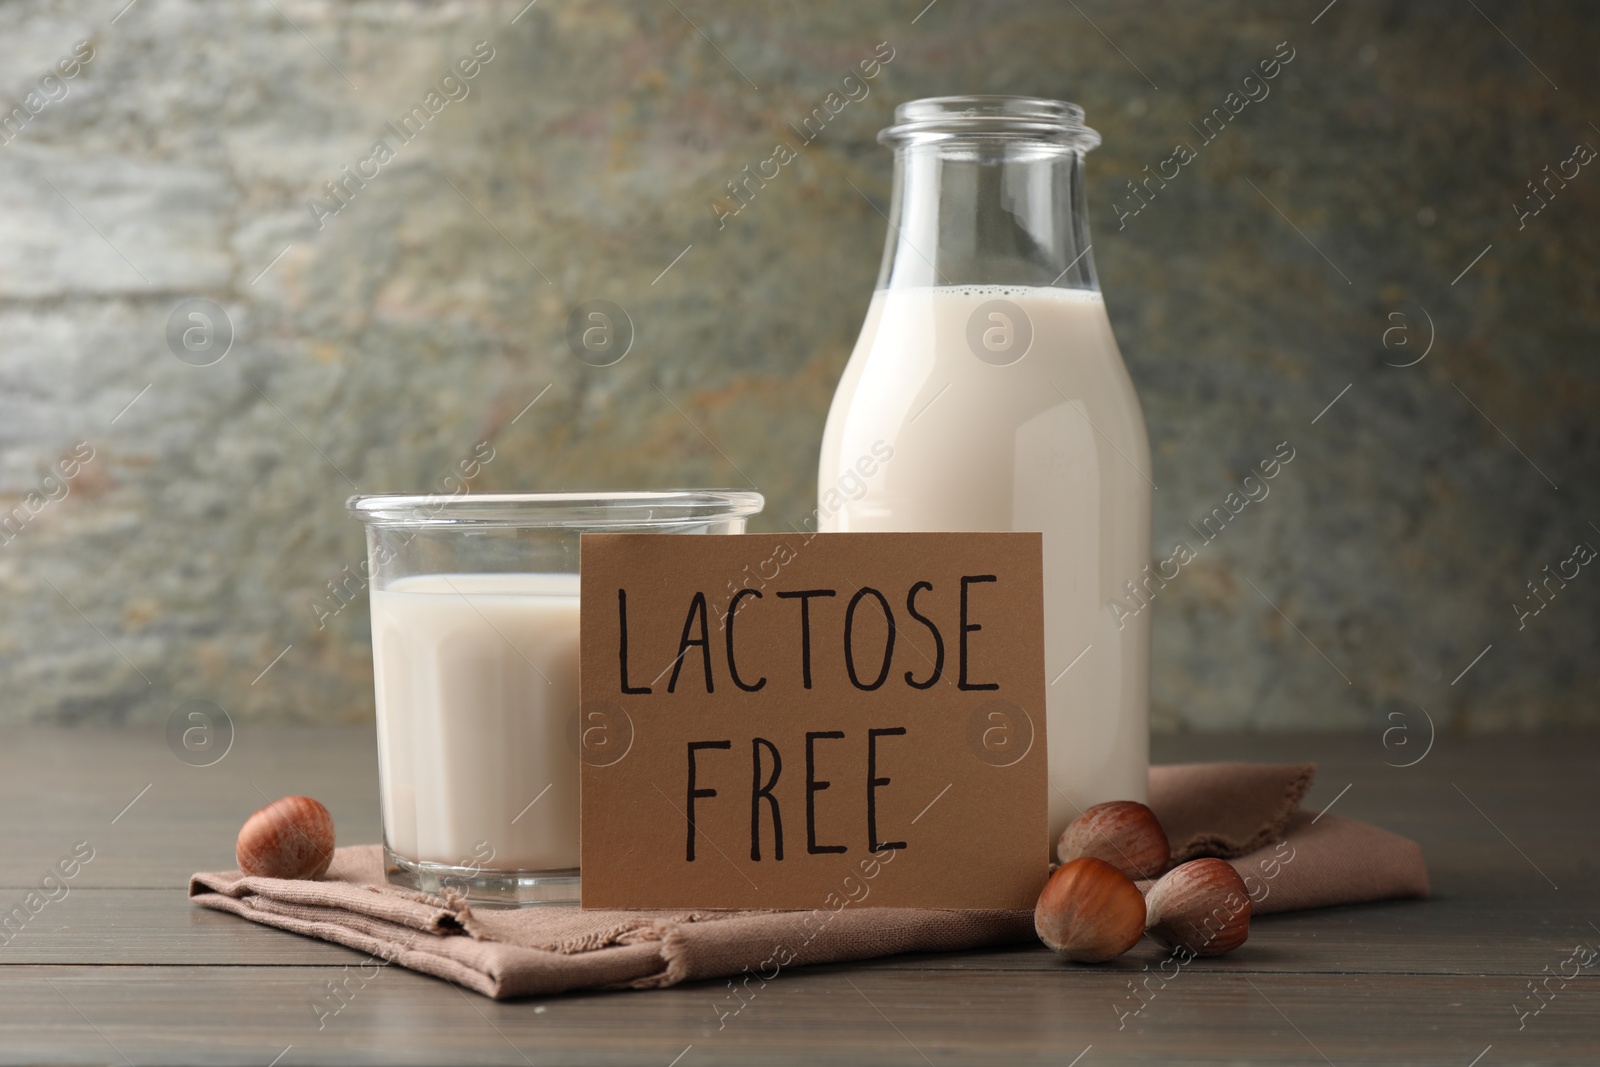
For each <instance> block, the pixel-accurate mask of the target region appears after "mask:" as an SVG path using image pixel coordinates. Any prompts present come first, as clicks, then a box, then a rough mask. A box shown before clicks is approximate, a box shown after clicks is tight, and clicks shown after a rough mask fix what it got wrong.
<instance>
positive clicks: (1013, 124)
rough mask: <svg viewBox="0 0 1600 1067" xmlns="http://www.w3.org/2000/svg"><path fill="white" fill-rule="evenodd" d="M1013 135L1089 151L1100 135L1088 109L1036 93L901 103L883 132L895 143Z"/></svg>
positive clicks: (885, 138) (882, 138)
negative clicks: (1087, 114)
mask: <svg viewBox="0 0 1600 1067" xmlns="http://www.w3.org/2000/svg"><path fill="white" fill-rule="evenodd" d="M987 138H1009V139H1018V140H1030V141H1046V142H1050V143H1053V144H1061V145H1067V146H1069V147H1071V148H1074V149H1077V150H1078V151H1080V152H1086V151H1088V150H1089V149H1091V148H1095V147H1097V146H1098V145H1099V144H1100V135H1099V134H1098V133H1097V132H1095V131H1094V130H1092V129H1090V128H1089V127H1088V126H1085V125H1084V124H1083V108H1081V107H1079V106H1078V105H1077V104H1071V103H1068V102H1067V101H1065V100H1046V99H1044V98H1043V97H1035V96H935V97H929V98H927V99H923V100H912V101H909V102H907V103H904V104H901V105H900V106H899V107H897V108H895V111H894V125H893V126H890V127H888V128H887V129H885V130H882V131H880V132H879V134H878V143H879V144H883V145H888V146H890V147H898V146H900V145H903V144H912V143H921V144H925V143H931V142H940V141H964V140H974V139H987Z"/></svg>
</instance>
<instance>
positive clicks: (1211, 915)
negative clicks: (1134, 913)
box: [1145, 858, 1250, 956]
mask: <svg viewBox="0 0 1600 1067" xmlns="http://www.w3.org/2000/svg"><path fill="white" fill-rule="evenodd" d="M1145 907H1146V909H1147V910H1148V912H1149V916H1148V917H1149V923H1150V927H1149V934H1150V936H1151V937H1153V938H1155V939H1156V940H1157V941H1159V942H1160V943H1161V944H1163V945H1165V946H1166V947H1167V948H1169V949H1178V948H1182V949H1185V950H1187V951H1189V952H1191V953H1193V954H1194V955H1196V956H1221V955H1223V954H1224V953H1228V952H1232V951H1233V950H1234V949H1236V948H1238V947H1239V946H1240V945H1242V944H1244V943H1245V939H1246V938H1248V937H1249V936H1250V891H1249V890H1248V889H1247V888H1246V887H1245V884H1244V879H1243V878H1241V877H1239V872H1238V871H1236V870H1234V869H1233V865H1232V864H1230V863H1228V862H1227V861H1226V860H1219V859H1210V858H1208V859H1198V860H1190V861H1189V862H1188V863H1183V864H1180V865H1178V866H1177V867H1174V868H1173V869H1172V870H1170V871H1168V872H1167V873H1166V874H1165V875H1163V876H1162V878H1161V879H1160V881H1158V882H1156V884H1155V885H1153V886H1151V887H1150V892H1149V893H1148V894H1147V895H1146V897H1145Z"/></svg>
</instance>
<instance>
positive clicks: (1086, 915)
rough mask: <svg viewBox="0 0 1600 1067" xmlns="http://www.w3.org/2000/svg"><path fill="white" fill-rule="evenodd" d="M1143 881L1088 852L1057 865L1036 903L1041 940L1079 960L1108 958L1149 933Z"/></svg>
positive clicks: (1118, 953)
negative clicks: (1139, 882)
mask: <svg viewBox="0 0 1600 1067" xmlns="http://www.w3.org/2000/svg"><path fill="white" fill-rule="evenodd" d="M1144 927H1145V904H1144V896H1143V894H1141V893H1140V892H1139V887H1138V886H1136V885H1134V884H1133V882H1131V881H1130V880H1129V879H1128V877H1127V875H1125V874H1123V873H1122V872H1121V871H1119V870H1117V869H1116V868H1115V867H1113V866H1111V864H1109V863H1107V862H1105V861H1104V860H1100V859H1095V858H1094V857H1093V856H1084V857H1081V858H1079V859H1075V860H1072V861H1070V862H1068V863H1064V864H1062V865H1061V866H1060V867H1058V868H1056V871H1055V873H1054V874H1052V875H1051V876H1050V880H1049V881H1048V882H1046V883H1045V886H1044V892H1042V893H1040V894H1039V903H1038V904H1037V905H1036V906H1035V907H1034V909H1033V928H1034V930H1035V931H1036V932H1037V933H1038V935H1039V940H1041V941H1043V942H1044V943H1045V944H1046V945H1048V946H1050V948H1051V949H1052V950H1053V951H1055V952H1056V953H1057V954H1058V955H1060V956H1064V957H1065V958H1067V959H1069V960H1075V961H1076V962H1078V963H1103V962H1104V961H1106V960H1110V959H1115V958H1116V957H1118V956H1120V955H1122V954H1123V953H1124V952H1126V951H1128V950H1129V949H1130V948H1132V947H1133V946H1134V945H1135V944H1136V943H1137V942H1138V940H1139V938H1140V937H1142V936H1144Z"/></svg>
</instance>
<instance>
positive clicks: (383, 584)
mask: <svg viewBox="0 0 1600 1067" xmlns="http://www.w3.org/2000/svg"><path fill="white" fill-rule="evenodd" d="M762 503H763V501H762V497H761V494H759V493H753V492H739V491H723V490H679V491H669V492H627V493H593V494H588V493H542V494H507V495H460V496H356V497H351V498H350V501H349V504H348V506H349V508H350V510H351V512H352V513H354V514H355V516H356V517H357V518H359V519H360V520H361V521H362V522H363V523H365V524H366V530H367V574H366V577H367V578H368V579H369V582H370V586H369V588H370V590H371V601H372V666H373V677H374V683H375V689H376V695H377V711H378V771H379V789H380V793H381V801H382V809H383V844H384V854H385V859H386V861H387V869H388V873H389V880H390V881H391V882H393V883H395V884H397V885H404V886H407V887H410V888H414V889H421V890H423V891H426V892H431V893H440V892H443V891H444V890H446V889H455V890H459V891H461V892H464V893H465V894H466V895H467V896H468V897H469V898H471V899H473V900H477V901H490V902H500V903H505V904H540V903H575V902H576V901H577V899H578V885H579V883H578V811H579V807H578V777H579V775H578V770H579V764H580V762H581V760H582V759H585V758H590V757H591V756H592V757H593V758H596V759H601V760H608V759H609V758H611V755H612V754H611V753H610V752H609V750H608V749H607V747H606V746H607V745H610V746H612V747H613V748H614V747H617V746H618V745H625V744H626V743H627V741H628V739H627V738H625V737H616V736H609V735H608V723H606V722H604V721H600V720H597V721H595V722H583V723H580V709H579V706H578V597H579V588H578V546H579V538H580V536H581V535H582V534H583V533H584V532H586V531H593V532H599V531H606V532H613V533H618V532H621V533H666V534H672V533H678V534H695V533H699V534H723V533H743V532H744V525H745V520H746V519H747V518H748V517H749V516H751V515H754V514H756V513H757V512H759V511H760V510H761V506H762Z"/></svg>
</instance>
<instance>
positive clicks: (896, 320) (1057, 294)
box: [819, 286, 1151, 842]
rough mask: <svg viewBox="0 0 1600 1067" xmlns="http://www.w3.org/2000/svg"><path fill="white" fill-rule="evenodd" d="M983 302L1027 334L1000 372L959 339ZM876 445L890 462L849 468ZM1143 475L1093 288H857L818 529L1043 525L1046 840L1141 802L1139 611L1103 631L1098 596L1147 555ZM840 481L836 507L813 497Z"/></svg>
mask: <svg viewBox="0 0 1600 1067" xmlns="http://www.w3.org/2000/svg"><path fill="white" fill-rule="evenodd" d="M996 299H1005V300H1008V301H1011V302H1012V303H1013V304H1014V305H1016V306H1018V307H1020V308H1021V309H1022V310H1023V311H1024V312H1025V314H1026V316H1027V318H1028V319H1029V320H1031V322H1032V326H1033V341H1032V345H1031V347H1030V348H1029V349H1028V350H1027V353H1026V355H1024V356H1023V357H1022V358H1021V359H1020V360H1019V361H1017V362H1015V363H1012V364H1010V365H1007V366H996V365H993V364H992V363H990V362H985V361H984V360H982V359H979V358H978V357H977V356H976V355H975V354H974V352H973V349H972V348H971V347H969V342H968V320H969V318H971V317H972V315H973V312H974V311H975V309H977V308H978V307H979V305H981V304H984V303H985V302H987V301H991V300H996ZM994 321H995V323H999V321H1000V320H994ZM985 322H986V323H987V322H988V320H987V318H985ZM878 441H883V442H887V443H888V444H889V445H891V446H892V447H893V449H894V453H893V456H892V458H891V459H889V460H888V461H887V462H885V463H883V464H882V466H881V467H880V468H879V469H877V470H876V471H875V472H874V473H872V474H871V475H869V476H865V477H863V476H861V475H860V474H859V473H853V474H850V475H847V474H846V472H850V471H852V470H853V469H854V468H855V465H856V463H857V461H858V460H859V459H860V458H861V457H863V456H871V455H874V452H873V444H874V442H878ZM880 447H881V446H880ZM1149 472H1150V448H1149V441H1148V438H1147V437H1146V435H1145V427H1144V419H1143V416H1142V415H1141V414H1140V410H1139V402H1138V398H1137V397H1136V396H1135V395H1134V392H1133V385H1132V383H1131V382H1130V381H1129V379H1128V374H1127V370H1126V368H1125V367H1124V366H1123V363H1122V356H1121V354H1120V353H1119V352H1118V350H1117V344H1116V340H1115V339H1114V338H1113V337H1112V334H1111V324H1110V321H1109V320H1108V319H1107V317H1106V311H1105V304H1104V302H1103V301H1102V299H1101V297H1100V294H1099V293H1098V292H1094V291H1089V290H1080V289H1053V288H1032V287H1017V286H1011V287H1005V286H963V287H940V288H899V289H889V290H879V291H878V292H876V293H875V294H874V295H873V298H872V305H871V308H870V309H869V310H868V312H867V320H866V323H865V325H864V326H863V327H862V330H861V337H860V340H859V341H858V342H857V344H856V348H855V351H854V353H853V354H852V355H851V357H850V362H849V365H848V366H847V367H846V368H845V372H844V377H843V378H842V380H841V381H840V384H839V389H838V392H837V393H836V394H835V396H834V400H833V407H832V410H831V411H830V412H829V415H828V426H827V432H826V434H825V435H824V437H823V443H822V461H821V465H820V473H819V487H820V489H821V497H822V499H821V504H822V507H821V509H820V510H821V515H822V516H823V521H824V526H823V528H824V529H829V530H844V531H869V530H926V531H961V530H1037V531H1041V532H1042V533H1043V534H1044V610H1045V681H1046V693H1047V710H1046V718H1047V730H1046V732H1047V734H1048V738H1049V767H1050V782H1051V786H1052V788H1051V790H1050V839H1051V841H1052V842H1054V840H1055V839H1056V837H1057V835H1059V834H1060V832H1061V831H1062V830H1063V829H1064V828H1065V826H1066V824H1067V823H1068V822H1070V821H1071V820H1072V819H1073V818H1074V817H1075V816H1076V815H1077V813H1078V811H1079V809H1081V808H1086V807H1088V806H1089V805H1091V804H1097V803H1100V802H1101V801H1105V800H1113V799H1131V800H1140V801H1142V800H1144V799H1145V794H1146V784H1147V780H1146V774H1147V766H1148V759H1149V727H1148V720H1149V654H1150V631H1149V613H1148V612H1139V613H1138V614H1137V615H1136V616H1134V617H1133V618H1131V619H1125V620H1124V622H1125V626H1123V627H1122V628H1120V629H1119V627H1118V623H1117V619H1116V617H1115V616H1114V615H1113V613H1112V612H1111V611H1110V610H1109V608H1108V605H1109V603H1110V602H1111V601H1112V600H1113V599H1114V598H1118V597H1121V598H1124V599H1126V598H1127V597H1128V593H1127V591H1126V590H1125V589H1124V583H1125V582H1128V581H1134V582H1138V581H1140V580H1141V578H1142V575H1141V571H1142V569H1143V568H1144V566H1145V565H1146V564H1147V563H1148V562H1149V560H1150V490H1151V485H1150V482H1148V481H1147V480H1146V477H1145V476H1146V475H1147V474H1149ZM841 479H842V482H841ZM862 482H864V483H865V485H866V488H865V490H861V489H860V488H859V485H860V483H862ZM841 484H842V485H843V486H844V487H845V489H846V493H845V494H843V495H845V496H846V499H845V501H844V502H843V503H842V505H841V504H840V503H839V501H838V499H837V497H835V498H834V499H833V500H832V504H834V505H835V507H836V508H837V510H835V507H830V506H829V505H830V499H829V495H828V494H829V490H830V489H835V488H837V487H840V486H841ZM851 492H853V493H854V498H853V499H851V498H849V494H850V493H851ZM1086 649H1087V650H1088V651H1085V650H1086ZM1080 655H1081V658H1079V657H1080ZM1063 671H1064V672H1065V673H1063Z"/></svg>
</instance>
